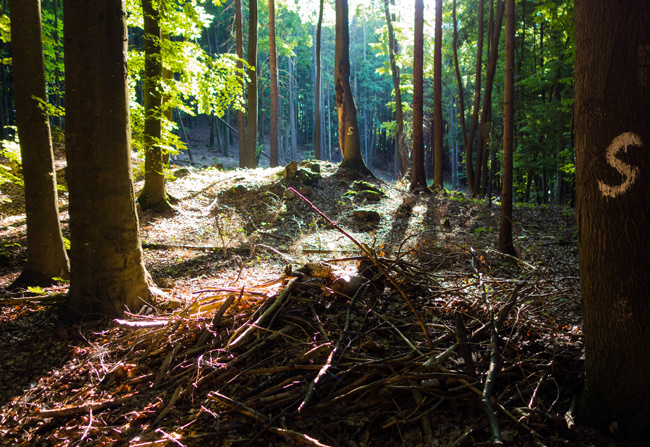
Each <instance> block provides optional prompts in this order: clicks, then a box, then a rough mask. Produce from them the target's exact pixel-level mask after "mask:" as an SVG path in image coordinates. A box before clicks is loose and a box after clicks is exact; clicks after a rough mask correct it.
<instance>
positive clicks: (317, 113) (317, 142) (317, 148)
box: [314, 0, 325, 160]
mask: <svg viewBox="0 0 650 447" xmlns="http://www.w3.org/2000/svg"><path fill="white" fill-rule="evenodd" d="M324 3H325V2H324V0H320V6H319V8H318V24H317V25H316V94H315V96H316V105H315V108H314V157H316V159H317V160H321V159H322V158H323V156H322V153H321V152H322V148H321V145H322V144H321V143H322V141H321V140H322V136H321V133H322V132H321V121H322V118H321V96H322V88H321V67H320V65H321V34H322V33H321V31H322V27H323V8H324V6H325V4H324Z"/></svg>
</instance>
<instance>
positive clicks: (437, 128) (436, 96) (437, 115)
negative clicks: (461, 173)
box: [433, 0, 444, 189]
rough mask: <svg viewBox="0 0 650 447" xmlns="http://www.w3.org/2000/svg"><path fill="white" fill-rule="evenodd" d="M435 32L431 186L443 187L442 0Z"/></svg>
mask: <svg viewBox="0 0 650 447" xmlns="http://www.w3.org/2000/svg"><path fill="white" fill-rule="evenodd" d="M435 33H436V39H435V43H434V50H433V132H434V135H433V138H434V166H433V188H436V189H442V188H444V184H443V180H444V179H443V174H444V169H443V168H444V166H443V160H444V156H443V148H442V0H436V31H435Z"/></svg>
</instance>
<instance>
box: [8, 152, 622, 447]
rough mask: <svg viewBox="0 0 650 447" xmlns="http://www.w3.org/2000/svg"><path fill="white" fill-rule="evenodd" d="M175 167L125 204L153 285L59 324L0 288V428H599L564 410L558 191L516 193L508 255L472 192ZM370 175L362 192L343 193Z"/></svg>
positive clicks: (570, 234) (463, 431)
mask: <svg viewBox="0 0 650 447" xmlns="http://www.w3.org/2000/svg"><path fill="white" fill-rule="evenodd" d="M184 169H185V170H186V171H187V172H182V174H183V175H184V176H182V177H181V176H180V175H178V176H177V179H176V180H174V181H171V182H169V192H170V194H171V195H172V196H173V197H175V199H176V202H175V205H174V206H175V211H174V212H173V213H169V214H166V215H156V214H153V213H149V212H142V213H141V216H140V221H141V226H142V235H143V246H144V247H145V260H146V264H147V268H148V269H149V271H150V272H151V274H152V276H153V278H154V279H155V281H156V283H157V284H158V285H159V286H161V287H162V288H163V289H164V290H165V291H166V292H167V300H165V301H164V302H158V303H153V304H152V305H151V306H147V307H146V308H145V309H144V311H142V312H140V313H137V314H132V313H128V312H127V313H126V314H125V316H124V317H123V318H121V319H119V320H115V321H104V322H99V323H98V322H86V323H82V324H80V325H78V326H76V327H74V328H70V327H66V326H64V325H62V324H61V323H59V313H58V310H59V309H60V308H61V306H60V305H58V304H56V303H57V302H58V301H57V299H53V300H51V301H48V300H45V299H43V300H41V301H39V300H38V299H37V298H38V297H36V296H33V294H32V293H29V292H25V293H23V295H21V296H20V297H17V296H15V295H9V294H7V295H6V297H5V301H4V302H5V305H4V306H3V308H2V309H3V313H2V317H1V320H0V324H1V325H2V327H3V331H2V335H0V345H1V346H2V348H3V349H5V350H6V353H7V357H6V361H5V362H4V364H3V366H2V368H3V371H2V372H3V374H2V376H4V375H5V373H6V372H11V374H10V375H9V376H8V379H6V380H5V383H6V384H9V383H11V384H12V386H8V387H7V388H6V389H4V391H3V393H2V394H1V395H0V399H1V403H2V405H1V406H0V445H47V446H49V445H52V446H54V445H56V446H68V445H98V446H101V445H129V446H159V445H170V446H172V445H176V446H199V445H219V446H260V445H264V446H289V445H292V446H293V445H312V446H322V445H327V446H350V447H360V446H370V445H372V446H401V445H406V446H420V445H422V446H424V445H440V446H451V445H476V444H483V443H490V442H503V443H507V444H510V445H522V446H525V445H549V446H551V445H593V444H596V445H598V443H599V442H601V441H602V442H607V443H610V444H611V443H612V442H613V441H612V440H611V438H605V437H604V435H602V434H600V433H598V432H595V431H593V430H588V429H586V428H584V427H581V426H580V425H578V424H576V423H575V421H574V420H573V414H572V411H573V410H572V408H573V404H574V401H575V397H576V396H577V394H578V392H579V387H580V383H581V375H582V371H583V360H582V332H581V317H580V312H581V310H580V297H579V282H578V274H577V250H576V239H575V216H574V214H573V212H572V211H571V210H570V209H568V208H562V207H553V206H543V207H526V206H521V207H517V208H516V210H515V216H514V219H515V221H516V222H515V233H516V234H515V239H516V240H517V249H518V253H519V258H518V259H513V258H508V257H504V256H503V255H501V254H500V253H498V252H496V251H495V250H493V249H492V247H494V246H495V242H496V240H495V238H496V234H497V229H498V217H499V208H498V206H497V205H493V206H488V204H487V202H485V201H476V200H472V199H466V198H464V197H463V196H462V195H459V194H455V193H450V194H445V195H442V194H440V195H431V196H428V195H413V194H410V193H408V191H407V185H405V184H399V183H398V184H394V183H393V184H389V183H386V182H383V181H377V180H373V179H369V180H368V181H367V182H366V183H355V181H354V180H352V179H350V178H348V177H346V176H344V175H342V173H338V174H336V166H334V165H331V164H329V163H325V162H305V163H303V164H302V165H299V166H298V165H296V166H288V167H284V168H276V169H257V170H250V171H243V170H233V171H227V172H223V171H219V170H216V169H203V170H192V169H190V170H187V169H186V168H184ZM178 173H179V174H181V171H179V172H178ZM289 188H293V191H295V192H292V190H290V189H289ZM373 189H374V190H376V191H378V193H377V195H379V197H380V200H379V201H376V200H375V199H374V197H376V196H375V195H374V194H370V193H368V194H360V192H361V191H369V190H373ZM301 196H304V197H306V198H307V199H308V201H309V203H311V204H312V206H310V205H309V203H307V202H306V201H303V200H302V199H301ZM359 209H363V210H365V211H366V212H367V213H369V214H363V215H361V214H359V213H355V211H358V210H359ZM318 212H321V213H322V215H323V216H324V217H322V216H321V215H319V214H318ZM372 212H375V213H376V214H374V216H375V217H368V216H373V214H372ZM360 216H364V217H360ZM376 216H378V218H377V217H376ZM2 231H3V232H10V231H14V233H15V226H12V224H11V223H5V222H3V230H2ZM20 237H21V236H18V237H16V236H14V238H15V240H16V242H18V243H19V244H20V243H22V245H24V239H20ZM22 237H23V238H24V235H23V236H22ZM20 250H21V249H19V248H17V249H14V251H13V252H12V261H11V262H10V263H9V265H8V266H4V267H3V275H4V276H3V277H2V278H3V283H4V284H5V285H6V284H7V283H8V282H9V281H10V280H11V278H12V277H13V276H15V275H16V274H17V273H18V268H19V258H20V256H21V253H22V256H24V252H21V251H20ZM61 291H62V290H61V287H59V288H58V289H55V290H52V291H48V290H45V291H44V294H45V296H48V294H49V296H52V295H55V294H56V293H58V292H61ZM63 291H64V290H63ZM57 296H60V295H57ZM19 299H24V300H25V302H22V301H16V300H19ZM11 300H13V301H11ZM10 301H11V303H21V304H9V302H10ZM59 301H60V300H59ZM16 334H19V335H16ZM20 336H22V337H28V338H29V337H31V338H30V340H29V343H30V346H32V347H31V348H27V349H26V345H27V344H26V342H25V340H21V339H20ZM35 346H37V347H35ZM26 352H28V353H27V354H26ZM28 366H29V367H30V368H31V369H32V370H33V371H32V372H31V373H29V374H22V377H21V374H20V372H21V371H24V370H25V369H26V368H27V367H28ZM36 366H38V367H36ZM21 379H22V380H21ZM19 386H22V388H20V387H19ZM3 388H4V387H3ZM611 445H614V444H611Z"/></svg>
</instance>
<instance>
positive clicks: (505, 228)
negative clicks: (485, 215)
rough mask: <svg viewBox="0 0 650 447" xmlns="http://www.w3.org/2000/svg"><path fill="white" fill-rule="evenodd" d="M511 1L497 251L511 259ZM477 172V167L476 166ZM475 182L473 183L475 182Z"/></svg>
mask: <svg viewBox="0 0 650 447" xmlns="http://www.w3.org/2000/svg"><path fill="white" fill-rule="evenodd" d="M514 88H515V0H506V66H505V79H504V91H503V178H502V185H501V186H502V188H501V224H500V225H499V245H498V248H499V251H501V252H503V253H507V254H510V255H515V254H516V251H515V249H514V247H513V245H512V153H513V149H514V110H515V108H514ZM476 167H477V170H479V171H480V165H479V163H478V162H477V163H476ZM475 180H476V179H475Z"/></svg>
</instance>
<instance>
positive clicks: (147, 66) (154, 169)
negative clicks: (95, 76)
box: [138, 0, 171, 211]
mask: <svg viewBox="0 0 650 447" xmlns="http://www.w3.org/2000/svg"><path fill="white" fill-rule="evenodd" d="M142 13H143V15H144V80H143V90H144V135H143V143H144V152H145V161H144V187H143V188H142V191H141V192H140V196H139V197H138V202H139V203H140V206H141V207H142V208H143V209H155V210H158V211H167V210H170V209H171V205H170V204H169V202H168V200H167V192H166V190H165V173H164V166H163V153H162V149H161V147H160V141H161V139H162V113H161V108H162V99H163V98H162V88H161V83H162V74H163V73H162V71H163V68H162V55H161V53H160V41H161V39H162V34H161V31H160V10H159V9H158V7H154V4H153V1H152V0H142Z"/></svg>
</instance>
